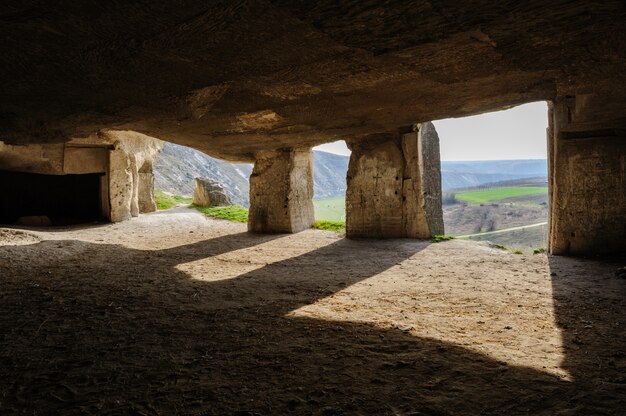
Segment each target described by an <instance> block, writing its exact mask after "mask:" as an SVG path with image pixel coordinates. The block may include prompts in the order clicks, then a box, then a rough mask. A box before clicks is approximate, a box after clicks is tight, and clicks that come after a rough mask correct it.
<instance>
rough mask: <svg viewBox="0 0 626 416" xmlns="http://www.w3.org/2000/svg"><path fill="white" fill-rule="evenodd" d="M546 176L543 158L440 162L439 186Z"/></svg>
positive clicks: (448, 186) (478, 184) (469, 186)
mask: <svg viewBox="0 0 626 416" xmlns="http://www.w3.org/2000/svg"><path fill="white" fill-rule="evenodd" d="M547 176H548V162H547V160H545V159H529V160H476V161H443V162H441V182H442V183H441V187H442V189H443V190H444V191H447V190H450V189H460V188H472V187H476V186H481V185H486V184H491V183H496V182H504V181H514V180H516V179H523V178H537V177H547Z"/></svg>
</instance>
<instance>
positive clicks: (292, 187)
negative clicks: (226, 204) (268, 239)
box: [248, 149, 315, 233]
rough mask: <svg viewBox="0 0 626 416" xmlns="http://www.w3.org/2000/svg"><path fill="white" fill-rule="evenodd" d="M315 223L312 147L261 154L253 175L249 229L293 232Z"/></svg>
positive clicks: (253, 230)
mask: <svg viewBox="0 0 626 416" xmlns="http://www.w3.org/2000/svg"><path fill="white" fill-rule="evenodd" d="M314 222H315V213H314V208H313V153H312V152H311V149H289V150H282V151H276V152H261V153H259V154H258V155H257V159H256V162H255V163H254V169H253V171H252V175H251V176H250V211H249V217H248V230H249V231H252V232H258V233H294V232H298V231H302V230H305V229H307V228H310V227H311V226H312V225H313V223H314Z"/></svg>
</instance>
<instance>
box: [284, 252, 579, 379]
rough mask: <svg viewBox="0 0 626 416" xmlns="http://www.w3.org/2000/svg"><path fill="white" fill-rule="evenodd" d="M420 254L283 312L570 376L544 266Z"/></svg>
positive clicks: (292, 315) (295, 316)
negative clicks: (461, 262) (462, 261)
mask: <svg viewBox="0 0 626 416" xmlns="http://www.w3.org/2000/svg"><path fill="white" fill-rule="evenodd" d="M429 248H430V247H429ZM426 250H428V249H426ZM426 250H424V251H426ZM420 254H422V253H417V254H416V255H414V256H413V257H412V258H410V259H408V260H406V261H404V262H402V263H401V264H399V265H396V266H394V267H392V268H390V269H388V270H386V271H384V272H382V273H380V274H378V275H375V276H373V277H370V278H368V279H366V280H363V281H361V282H359V283H356V284H354V285H352V286H350V287H348V288H346V289H343V290H341V291H338V292H336V293H335V294H333V295H331V296H329V297H325V298H322V299H320V300H319V301H317V302H315V303H313V304H310V305H307V306H304V307H302V308H299V309H297V310H294V311H292V312H291V313H290V314H288V316H289V317H293V318H299V317H305V318H313V319H321V320H326V321H344V322H356V323H363V324H368V325H373V326H375V327H378V328H381V329H387V330H398V331H402V332H404V333H405V334H406V335H410V336H414V337H420V338H427V339H432V340H437V341H443V342H446V343H452V344H456V345H458V346H461V347H463V348H467V349H469V350H472V351H474V352H477V353H480V354H484V355H486V356H488V357H490V358H491V359H495V360H498V361H501V362H502V363H503V365H504V366H519V367H528V368H532V369H535V370H538V371H541V372H545V373H549V374H551V375H554V376H556V377H558V378H560V379H562V380H564V381H570V380H571V377H570V375H569V374H568V372H567V371H566V370H564V369H563V368H561V363H562V362H563V359H564V348H563V342H562V336H561V330H560V329H559V328H558V327H557V324H556V321H555V316H554V307H553V300H552V287H551V281H550V273H549V269H548V268H547V266H546V265H537V267H536V268H535V269H534V270H533V272H532V274H531V273H527V272H520V271H518V269H516V267H515V265H514V264H510V265H509V266H508V267H507V262H506V261H505V262H502V260H500V259H501V258H502V256H499V255H498V256H494V258H493V261H488V262H484V263H485V264H484V265H483V264H473V265H472V268H471V269H463V268H460V269H459V267H455V266H456V265H453V264H450V262H449V260H447V259H439V260H437V261H435V262H433V261H432V260H431V261H429V262H428V263H423V264H422V263H421V262H420ZM511 256H512V255H511ZM498 258H500V259H498ZM515 260H517V259H514V261H515ZM468 261H470V262H471V260H470V259H468ZM509 267H510V269H509ZM522 275H523V276H522ZM522 277H523V278H522Z"/></svg>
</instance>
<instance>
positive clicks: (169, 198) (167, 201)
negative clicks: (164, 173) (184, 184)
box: [154, 189, 191, 210]
mask: <svg viewBox="0 0 626 416" xmlns="http://www.w3.org/2000/svg"><path fill="white" fill-rule="evenodd" d="M154 200H155V202H156V206H157V209H160V210H163V209H170V208H174V207H175V206H176V205H177V204H191V198H185V197H184V196H180V195H169V194H166V193H165V192H163V191H161V190H160V189H155V190H154Z"/></svg>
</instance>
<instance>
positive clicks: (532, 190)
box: [456, 186, 548, 204]
mask: <svg viewBox="0 0 626 416" xmlns="http://www.w3.org/2000/svg"><path fill="white" fill-rule="evenodd" d="M547 193H548V188H547V187H545V186H507V187H499V188H491V189H481V190H477V191H466V192H459V193H457V194H456V199H457V200H458V201H461V202H467V203H469V204H487V203H490V202H495V201H500V200H503V199H507V198H517V197H524V196H531V195H542V194H547Z"/></svg>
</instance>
